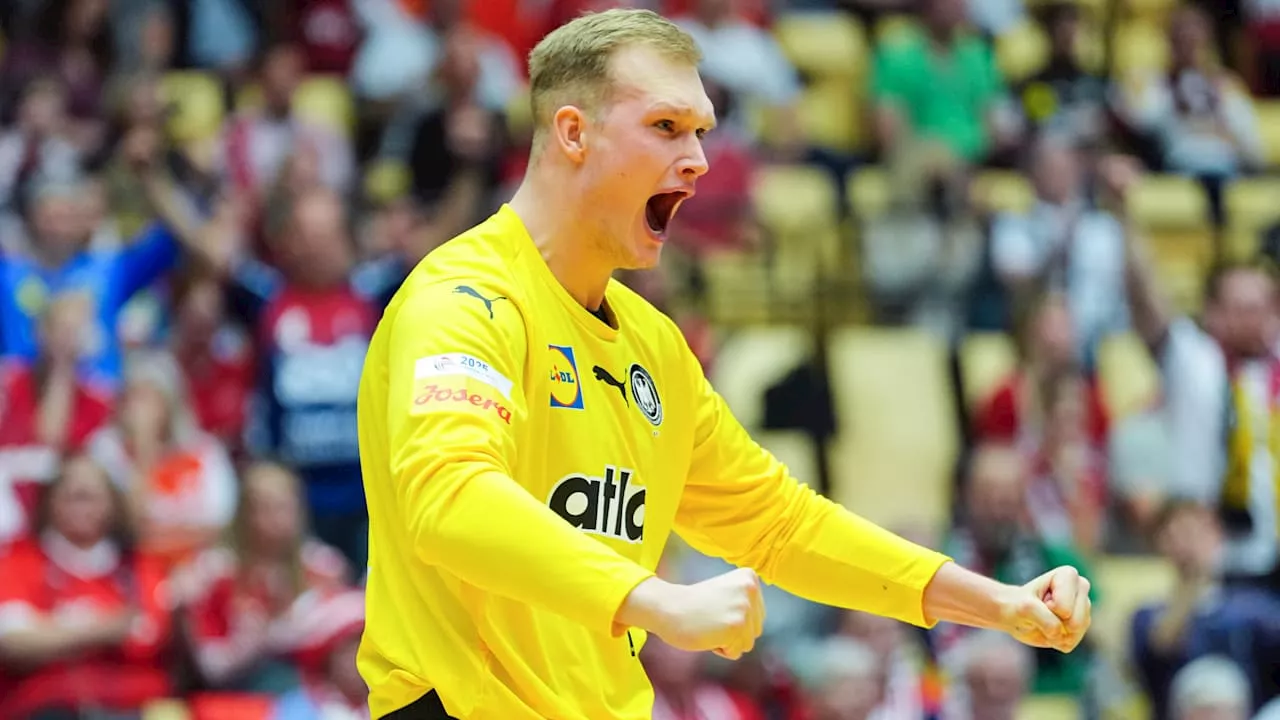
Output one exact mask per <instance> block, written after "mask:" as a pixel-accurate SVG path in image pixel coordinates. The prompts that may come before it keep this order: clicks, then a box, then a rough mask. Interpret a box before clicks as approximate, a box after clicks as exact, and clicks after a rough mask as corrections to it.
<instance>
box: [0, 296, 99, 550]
mask: <svg viewBox="0 0 1280 720" xmlns="http://www.w3.org/2000/svg"><path fill="white" fill-rule="evenodd" d="M89 319H90V314H89V302H88V298H86V297H85V296H83V295H79V294H67V295H62V296H59V297H57V298H55V299H54V300H53V301H52V302H50V304H49V306H48V307H47V308H46V310H45V313H44V315H43V317H42V319H41V325H40V332H41V355H40V357H39V359H38V360H37V361H36V362H35V363H34V364H29V363H26V362H24V361H21V360H18V359H12V360H7V361H4V362H3V363H0V544H4V543H6V542H8V541H12V540H14V539H16V538H17V537H19V536H20V535H22V534H23V533H24V532H25V531H26V529H27V527H28V524H29V515H30V512H31V511H32V510H33V509H34V505H35V499H36V496H37V495H38V493H39V488H40V485H41V484H43V483H46V482H48V481H49V480H51V479H52V478H53V476H54V474H55V473H56V472H57V466H58V458H59V456H60V455H61V454H62V453H64V452H67V451H75V450H79V449H80V448H81V447H83V446H84V444H85V441H86V440H87V439H88V437H89V436H90V435H91V434H92V433H93V432H94V431H96V430H97V429H98V428H100V427H101V426H102V425H104V424H105V423H106V422H107V420H108V419H109V418H110V417H111V401H112V398H111V391H110V390H109V389H107V388H103V387H97V386H94V385H92V384H90V383H89V382H87V381H85V380H84V379H83V378H84V377H85V374H83V373H79V372H78V370H79V369H80V361H81V359H82V358H83V357H84V356H85V349H86V343H85V341H84V338H85V335H86V332H85V330H86V328H87V327H88V324H89Z"/></svg>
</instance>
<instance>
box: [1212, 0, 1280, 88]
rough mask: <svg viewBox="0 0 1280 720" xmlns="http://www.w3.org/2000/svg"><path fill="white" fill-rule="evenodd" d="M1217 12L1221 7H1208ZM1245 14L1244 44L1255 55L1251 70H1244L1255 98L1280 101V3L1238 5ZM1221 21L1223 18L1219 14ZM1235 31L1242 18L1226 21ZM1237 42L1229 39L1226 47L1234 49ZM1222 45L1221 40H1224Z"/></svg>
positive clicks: (1264, 0) (1260, 0) (1255, 0)
mask: <svg viewBox="0 0 1280 720" xmlns="http://www.w3.org/2000/svg"><path fill="white" fill-rule="evenodd" d="M1205 4H1206V5H1209V7H1211V8H1214V9H1217V5H1218V4H1217V3H1205ZM1237 6H1243V10H1244V13H1243V15H1244V18H1245V23H1244V32H1243V35H1244V37H1243V39H1242V40H1243V42H1242V43H1241V44H1243V45H1245V47H1248V48H1249V49H1250V50H1252V52H1253V62H1252V64H1251V66H1246V67H1243V68H1241V70H1243V71H1244V72H1245V73H1246V74H1247V76H1248V77H1249V79H1250V80H1251V83H1250V85H1251V86H1252V88H1253V92H1254V94H1255V95H1262V96H1264V97H1272V98H1273V97H1276V96H1277V95H1280V3H1276V2H1275V1H1274V0H1245V2H1240V3H1237ZM1219 17H1222V15H1221V14H1219ZM1223 19H1224V20H1225V21H1226V24H1227V25H1228V27H1231V28H1232V29H1234V26H1235V25H1236V23H1238V22H1239V21H1240V14H1239V13H1237V14H1234V15H1228V16H1226V17H1225V18H1223ZM1233 40H1235V38H1229V39H1227V42H1225V43H1222V45H1223V46H1227V47H1229V46H1231V45H1232V44H1233V43H1232V41H1233ZM1220 42H1221V40H1220Z"/></svg>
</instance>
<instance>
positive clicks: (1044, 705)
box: [1016, 695, 1080, 720]
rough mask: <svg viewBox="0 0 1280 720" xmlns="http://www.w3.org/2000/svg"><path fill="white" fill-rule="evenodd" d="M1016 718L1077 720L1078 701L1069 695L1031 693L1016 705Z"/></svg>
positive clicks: (1029, 719)
mask: <svg viewBox="0 0 1280 720" xmlns="http://www.w3.org/2000/svg"><path fill="white" fill-rule="evenodd" d="M1016 718H1017V720H1078V718H1080V701H1079V700H1077V699H1076V698H1074V697H1072V696H1070V695H1033V696H1031V697H1029V698H1027V699H1026V700H1024V701H1023V702H1022V705H1021V706H1019V707H1018V714H1017V715H1016Z"/></svg>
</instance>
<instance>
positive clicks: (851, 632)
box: [839, 610, 943, 720]
mask: <svg viewBox="0 0 1280 720" xmlns="http://www.w3.org/2000/svg"><path fill="white" fill-rule="evenodd" d="M839 633H840V635H842V636H846V637H849V638H852V639H854V640H857V641H858V642H861V643H864V644H865V645H866V646H867V647H868V648H869V649H871V650H872V651H873V652H874V653H875V654H876V660H877V663H878V665H879V667H880V668H881V669H882V673H881V674H880V678H881V680H882V681H883V687H882V688H881V689H880V691H879V694H880V704H879V705H878V706H877V707H876V711H875V714H874V715H873V717H875V718H879V719H880V720H894V719H895V718H921V719H922V720H923V719H925V718H939V717H940V713H941V712H942V709H943V708H942V699H943V698H942V681H941V679H940V678H939V677H938V672H937V671H936V668H934V667H933V664H932V661H931V659H930V658H929V657H928V654H927V653H926V651H925V650H926V649H925V647H924V639H925V636H924V635H923V634H919V633H917V632H916V631H915V630H913V629H912V628H910V627H909V626H906V625H903V624H901V623H898V622H894V621H893V620H889V619H887V618H883V617H880V616H878V615H870V614H868V613H862V612H857V611H853V610H849V611H845V612H843V613H842V614H841V619H840V627H839Z"/></svg>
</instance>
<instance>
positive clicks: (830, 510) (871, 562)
mask: <svg viewBox="0 0 1280 720" xmlns="http://www.w3.org/2000/svg"><path fill="white" fill-rule="evenodd" d="M797 526H798V530H797V531H796V532H795V533H794V534H793V535H792V536H791V538H790V539H788V540H785V541H784V544H783V547H782V549H781V552H780V553H778V555H777V558H776V560H775V561H774V562H772V563H770V565H771V567H770V568H768V569H765V570H762V571H761V575H762V576H763V577H764V578H765V579H766V580H767V581H769V582H773V583H775V584H777V585H778V586H779V587H782V588H783V589H785V590H787V591H788V592H792V593H794V594H797V595H800V596H802V597H805V598H808V599H810V600H813V601H815V602H820V603H823V604H826V605H834V606H837V607H843V608H848V609H852V610H862V611H864V612H870V613H874V614H876V615H884V616H887V617H892V618H894V619H897V620H901V621H903V622H908V623H911V624H914V625H921V626H926V625H930V624H932V623H933V622H934V620H933V619H930V617H929V616H928V615H927V614H926V613H925V605H924V602H923V598H924V593H925V588H926V587H928V586H929V585H930V584H931V583H930V581H931V580H932V579H933V578H934V576H935V574H936V573H937V572H938V571H939V568H942V567H945V566H946V565H945V563H947V558H946V557H945V556H943V555H941V554H939V553H937V552H934V551H932V550H929V549H928V548H925V547H922V546H920V545H916V544H915V543H912V542H910V541H908V540H905V539H903V538H901V537H898V536H897V535H894V534H893V533H891V532H889V531H887V530H885V529H883V528H880V527H878V526H876V525H875V524H873V523H871V522H869V521H867V520H865V519H863V518H860V517H858V516H857V515H854V514H853V513H851V512H849V511H847V510H845V509H843V508H841V507H839V506H838V505H835V504H834V503H831V502H830V501H828V500H826V499H824V498H817V497H816V496H815V497H814V500H813V501H812V504H811V507H810V508H809V509H808V510H807V511H806V512H805V513H804V514H803V521H802V522H799V523H797Z"/></svg>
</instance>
